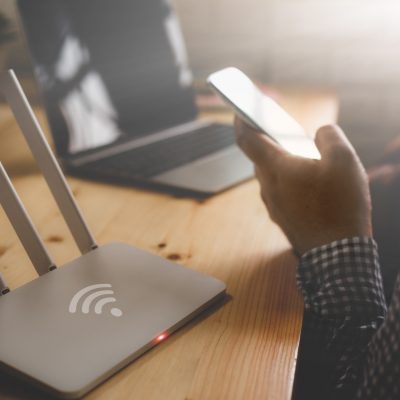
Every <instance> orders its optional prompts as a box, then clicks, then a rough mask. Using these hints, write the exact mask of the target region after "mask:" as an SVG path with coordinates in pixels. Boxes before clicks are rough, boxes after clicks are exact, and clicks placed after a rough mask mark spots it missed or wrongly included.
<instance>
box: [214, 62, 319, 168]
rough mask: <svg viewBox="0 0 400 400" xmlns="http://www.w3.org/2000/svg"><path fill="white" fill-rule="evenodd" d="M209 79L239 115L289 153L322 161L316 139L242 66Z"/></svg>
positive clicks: (222, 71)
mask: <svg viewBox="0 0 400 400" xmlns="http://www.w3.org/2000/svg"><path fill="white" fill-rule="evenodd" d="M207 81H208V82H209V83H210V85H211V86H212V87H213V88H214V89H215V90H216V92H217V93H218V94H219V95H220V96H221V97H222V98H223V100H224V101H225V102H226V103H227V104H228V105H229V106H231V107H232V108H233V110H234V111H235V112H236V114H238V116H239V117H241V118H242V119H244V120H245V121H246V122H248V123H250V124H251V125H253V126H254V127H255V128H257V129H259V130H261V131H263V132H264V133H266V134H267V135H268V136H270V137H271V138H272V139H274V140H275V141H276V142H278V143H279V144H280V145H281V146H282V147H283V148H284V149H286V150H287V151H288V152H290V153H292V154H295V155H298V156H302V157H307V158H312V159H317V160H319V159H320V158H321V155H320V153H319V151H318V149H317V147H316V146H315V143H314V141H313V140H312V139H311V138H310V137H309V136H307V134H306V133H305V131H304V129H303V128H302V126H301V125H300V124H299V123H298V122H297V121H296V120H295V119H294V118H292V117H291V116H290V115H289V114H288V113H287V112H286V111H285V110H284V109H283V108H282V107H281V106H280V105H279V104H277V103H276V102H275V101H274V100H273V99H271V98H270V97H268V96H266V95H264V94H263V93H262V92H261V91H260V89H258V88H257V87H256V86H255V85H254V83H253V82H252V81H251V80H250V79H249V78H248V77H247V76H246V75H245V74H244V73H243V72H241V71H240V70H239V69H237V68H233V67H230V68H225V69H223V70H220V71H217V72H214V73H213V74H211V75H210V76H209V77H208V79H207Z"/></svg>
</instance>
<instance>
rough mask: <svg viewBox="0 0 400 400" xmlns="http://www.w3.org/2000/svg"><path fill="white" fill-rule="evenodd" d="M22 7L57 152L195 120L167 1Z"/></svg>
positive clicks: (79, 0)
mask: <svg viewBox="0 0 400 400" xmlns="http://www.w3.org/2000/svg"><path fill="white" fill-rule="evenodd" d="M18 8H19V12H20V15H21V19H22V23H23V26H24V30H25V35H26V38H27V42H28V46H29V48H30V52H31V56H32V60H33V64H34V70H35V76H36V79H37V81H38V84H39V87H40V89H41V92H42V96H43V101H44V105H45V108H46V112H47V116H48V119H49V123H50V127H51V130H52V134H53V137H54V141H55V144H56V148H57V151H58V153H59V154H60V155H63V156H65V155H69V154H76V153H79V152H82V151H85V150H90V149H94V148H97V147H99V146H104V145H107V144H110V143H114V142H115V141H124V140H129V139H132V138H135V137H140V136H144V135H146V134H150V133H154V132H157V131H160V130H163V129H166V128H169V127H171V126H174V125H179V124H182V123H185V122H187V121H190V120H192V119H194V118H195V116H196V107H195V104H194V97H193V90H192V76H191V72H190V70H189V67H188V63H187V57H186V51H185V46H184V42H183V38H182V35H181V31H180V27H179V24H178V21H177V18H176V16H175V14H174V12H173V10H172V9H171V6H170V4H169V1H168V0H39V1H32V0H19V1H18Z"/></svg>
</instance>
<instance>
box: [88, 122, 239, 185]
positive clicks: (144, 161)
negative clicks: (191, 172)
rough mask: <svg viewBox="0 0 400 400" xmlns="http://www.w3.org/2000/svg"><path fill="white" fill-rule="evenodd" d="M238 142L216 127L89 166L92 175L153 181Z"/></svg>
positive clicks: (230, 130) (230, 133)
mask: <svg viewBox="0 0 400 400" xmlns="http://www.w3.org/2000/svg"><path fill="white" fill-rule="evenodd" d="M234 143H235V135H234V132H233V128H232V127H231V126H227V125H220V124H212V125H208V126H206V127H201V128H198V129H196V130H194V131H192V132H188V133H185V134H182V135H178V136H174V137H172V138H168V139H166V140H162V141H159V142H156V143H152V144H150V145H147V146H143V147H139V148H135V149H130V150H127V151H125V152H122V153H119V154H116V155H114V156H112V157H109V158H106V159H101V160H97V161H94V162H90V163H87V164H85V166H84V168H85V170H86V171H89V172H101V173H102V174H104V173H106V174H107V175H110V174H111V175H114V176H120V177H122V178H129V177H131V178H150V177H152V176H155V175H158V174H160V173H162V172H165V171H168V170H170V169H173V168H176V167H179V166H181V165H184V164H187V163H189V162H191V161H194V160H197V159H199V158H202V157H204V156H207V155H209V154H212V153H215V152H217V151H219V150H223V149H224V148H226V147H228V146H231V145H232V144H234Z"/></svg>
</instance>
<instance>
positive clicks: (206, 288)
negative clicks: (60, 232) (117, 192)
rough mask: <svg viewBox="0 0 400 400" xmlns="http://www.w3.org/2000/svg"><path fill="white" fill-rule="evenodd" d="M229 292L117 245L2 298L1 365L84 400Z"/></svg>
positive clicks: (203, 277) (214, 282)
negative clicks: (158, 338) (101, 383)
mask: <svg viewBox="0 0 400 400" xmlns="http://www.w3.org/2000/svg"><path fill="white" fill-rule="evenodd" d="M224 292H225V285H224V284H223V283H222V282H220V281H218V280H216V279H214V278H210V277H208V276H206V275H203V274H200V273H198V272H195V271H192V270H189V269H187V268H184V267H181V266H179V265H177V264H174V263H171V262H169V261H167V260H165V259H163V258H160V257H157V256H155V255H152V254H149V253H146V252H144V251H141V250H138V249H135V248H132V247H130V246H128V245H124V244H119V243H112V244H109V245H106V246H103V247H100V248H98V249H96V250H93V251H92V252H90V253H87V254H85V255H84V256H83V257H81V258H79V259H77V260H75V261H72V262H71V263H69V264H67V265H66V266H65V267H63V268H61V269H57V270H55V271H52V272H50V273H48V274H46V275H44V276H42V277H41V278H40V279H37V280H35V281H33V282H31V283H29V284H27V285H25V286H23V287H21V288H19V289H17V290H15V291H13V292H11V293H9V294H8V295H6V296H4V297H1V298H0V326H1V327H2V333H1V335H0V363H1V364H2V365H3V367H6V368H7V369H11V370H12V371H13V372H19V373H21V374H23V375H24V376H25V377H26V378H29V379H30V380H32V381H34V382H35V383H37V384H41V385H42V386H44V387H46V388H47V389H48V390H50V391H51V392H53V393H54V394H57V395H60V396H63V397H76V396H80V395H82V394H84V393H85V392H87V391H88V390H90V389H92V388H93V387H94V386H96V385H97V384H98V383H100V382H101V381H102V380H104V379H105V378H107V377H108V376H110V375H111V374H112V373H114V372H115V371H117V370H118V369H120V368H121V367H123V366H124V365H126V364H127V363H129V362H130V361H132V360H133V359H134V358H136V357H137V356H139V355H140V354H142V353H143V352H144V351H146V350H147V349H148V348H150V347H151V346H153V345H155V344H156V343H157V337H159V335H162V334H163V333H168V332H172V330H174V329H176V328H178V327H179V326H180V325H182V324H183V323H184V322H186V321H187V320H188V318H190V317H193V316H194V315H195V314H197V313H198V312H200V311H201V310H202V309H203V308H204V307H205V306H207V305H208V304H209V303H210V302H211V301H214V300H216V299H217V298H219V296H221V295H223V293H224ZM160 338H161V339H162V338H163V336H161V337H160Z"/></svg>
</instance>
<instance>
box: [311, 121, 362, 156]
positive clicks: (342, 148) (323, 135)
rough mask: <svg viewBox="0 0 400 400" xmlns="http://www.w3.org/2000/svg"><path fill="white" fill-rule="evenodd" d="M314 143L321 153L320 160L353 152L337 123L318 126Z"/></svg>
mask: <svg viewBox="0 0 400 400" xmlns="http://www.w3.org/2000/svg"><path fill="white" fill-rule="evenodd" d="M315 144H316V146H317V148H318V150H319V151H320V153H321V156H322V160H324V159H328V160H330V159H332V158H335V159H336V158H337V157H338V156H346V155H354V154H355V150H354V148H353V146H352V145H351V143H350V142H349V140H348V139H347V137H346V135H345V134H344V132H343V131H342V130H341V129H340V128H339V127H338V126H337V125H326V126H323V127H321V128H319V129H318V131H317V134H316V136H315Z"/></svg>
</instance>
